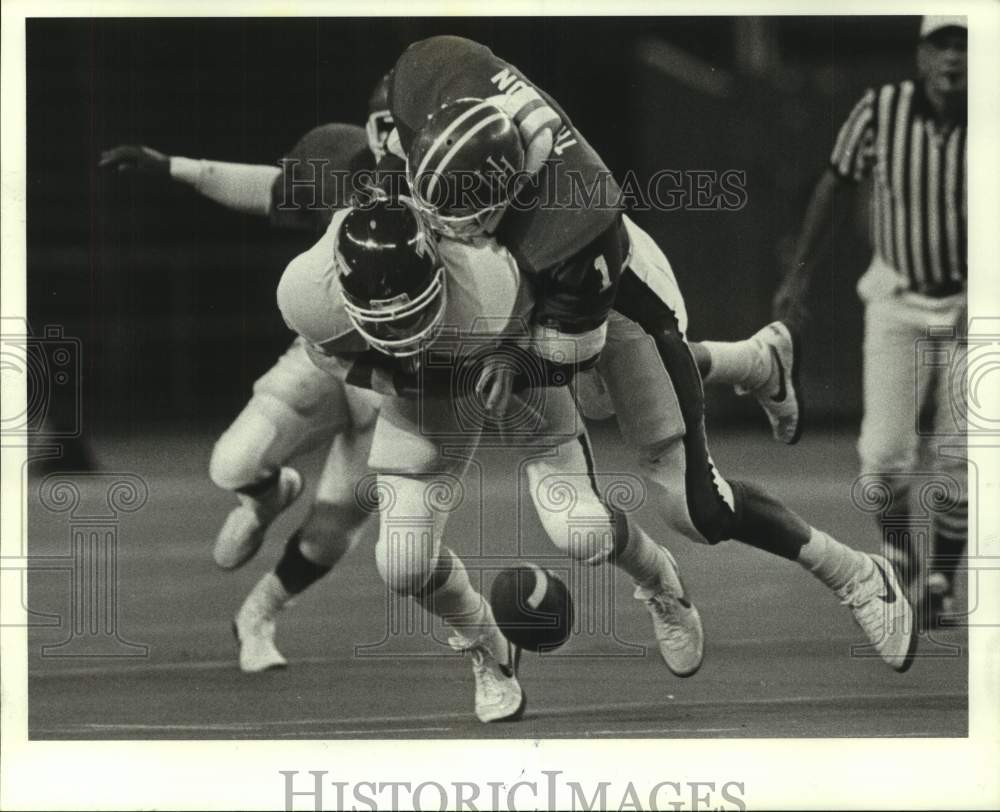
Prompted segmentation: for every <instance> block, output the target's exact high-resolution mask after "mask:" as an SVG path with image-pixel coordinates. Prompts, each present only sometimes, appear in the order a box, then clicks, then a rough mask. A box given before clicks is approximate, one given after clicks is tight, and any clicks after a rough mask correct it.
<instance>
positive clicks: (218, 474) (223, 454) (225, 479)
mask: <svg viewBox="0 0 1000 812" xmlns="http://www.w3.org/2000/svg"><path fill="white" fill-rule="evenodd" d="M251 404H252V401H251ZM277 435H278V427H277V425H276V424H275V423H274V421H272V420H271V419H270V418H269V417H268V415H266V414H265V413H264V412H262V411H259V410H257V409H255V408H253V407H252V405H248V406H247V408H246V409H244V410H243V411H242V412H241V413H240V415H239V417H237V418H236V420H235V421H234V422H233V424H232V425H231V426H230V427H229V428H228V429H226V431H225V433H224V434H223V435H222V436H221V437H220V438H219V439H218V440H217V441H216V443H215V447H214V448H213V449H212V458H211V460H210V461H209V464H208V475H209V476H210V477H211V479H212V482H214V483H215V484H216V485H218V486H219V487H220V488H224V489H225V490H228V491H234V490H236V489H237V488H242V487H244V486H246V485H249V484H251V483H253V482H257V481H258V480H260V479H263V478H264V477H266V476H267V475H268V474H269V473H271V472H273V471H274V469H275V468H276V467H278V466H280V464H281V460H273V461H272V460H269V459H268V457H267V454H268V450H269V449H270V448H271V446H272V445H273V444H274V440H275V438H276V437H277Z"/></svg>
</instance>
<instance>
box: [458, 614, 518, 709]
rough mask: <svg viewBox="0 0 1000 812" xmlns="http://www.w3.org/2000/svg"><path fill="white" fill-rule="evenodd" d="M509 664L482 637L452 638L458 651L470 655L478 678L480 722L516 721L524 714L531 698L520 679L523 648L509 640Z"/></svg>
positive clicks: (473, 670) (477, 691) (477, 696)
mask: <svg viewBox="0 0 1000 812" xmlns="http://www.w3.org/2000/svg"><path fill="white" fill-rule="evenodd" d="M505 642H506V645H507V662H508V665H501V663H500V662H499V660H497V658H496V656H495V655H494V654H493V652H492V651H491V650H490V647H489V646H488V645H487V644H486V641H485V639H484V638H482V637H477V638H475V639H474V640H468V639H467V638H465V637H462V636H460V635H458V634H453V635H452V636H451V638H450V639H449V640H448V645H450V646H451V647H452V648H453V649H455V651H461V652H464V653H467V654H469V656H470V657H471V658H472V673H473V675H474V676H475V679H476V717H477V718H478V719H479V721H480V722H513V721H515V720H517V719H520V718H521V716H522V714H523V713H524V708H525V705H526V704H527V697H526V696H525V695H524V691H523V690H522V689H521V684H520V683H519V682H518V681H517V666H518V663H519V661H520V659H521V649H519V648H518V647H517V646H515V645H513V644H512V643H510V642H509V641H505Z"/></svg>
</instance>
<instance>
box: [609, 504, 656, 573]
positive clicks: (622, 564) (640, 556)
mask: <svg viewBox="0 0 1000 812" xmlns="http://www.w3.org/2000/svg"><path fill="white" fill-rule="evenodd" d="M616 525H617V526H616V538H615V544H616V548H615V553H614V555H613V557H612V559H611V561H612V563H613V564H614V565H615V566H616V567H618V569H620V570H622V572H625V573H627V574H628V575H629V576H630V577H631V578H632V580H633V581H635V583H636V585H637V586H641V587H644V588H647V589H650V588H653V587H655V586H657V585H658V584H659V582H660V578H661V576H662V575H663V571H664V568H665V567H666V557H665V556H664V555H662V554H661V552H660V546H659V545H658V544H657V543H656V542H655V541H653V540H652V539H651V538H650V537H649V534H648V533H647V532H646V531H645V530H643V529H642V528H641V527H639V525H638V524H636V523H635V522H633V521H619V522H617V523H616ZM620 532H624V534H625V538H624V539H621V540H620V541H619V539H618V537H617V536H618V534H619V533H620ZM619 544H620V545H621V546H620V547H619V546H618V545H619Z"/></svg>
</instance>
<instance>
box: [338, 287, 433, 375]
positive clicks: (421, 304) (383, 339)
mask: <svg viewBox="0 0 1000 812" xmlns="http://www.w3.org/2000/svg"><path fill="white" fill-rule="evenodd" d="M446 302H447V290H446V288H445V284H444V268H443V267H439V268H438V269H437V272H436V273H435V274H434V278H433V280H432V282H431V284H430V285H429V286H428V287H427V288H426V290H425V291H424V292H423V293H421V294H420V295H419V296H417V297H416V298H414V299H412V300H411V299H410V297H409V296H407V295H406V294H402V295H400V296H396V297H394V298H392V299H382V300H373V301H371V302H370V303H368V305H369V306H367V307H366V306H362V305H359V304H357V303H355V302H353V301H351V299H349V298H347V296H345V297H344V309H345V310H346V311H347V317H348V318H349V319H350V320H351V323H352V324H353V325H354V327H355V329H356V330H357V331H358V333H360V334H361V337H362V338H364V340H365V341H366V342H367V343H368V345H369V346H370V347H371V348H372V349H374V350H378V351H379V352H381V353H384V354H386V355H392V356H395V357H396V358H407V357H409V356H411V355H418V354H419V353H421V352H422V351H423V349H424V347H425V346H427V344H428V343H430V342H431V341H433V340H434V337H435V336H436V335H437V333H438V331H439V330H440V329H441V321H442V320H443V319H444V310H445V304H446Z"/></svg>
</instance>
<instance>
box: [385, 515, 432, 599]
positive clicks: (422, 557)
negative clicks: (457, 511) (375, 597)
mask: <svg viewBox="0 0 1000 812" xmlns="http://www.w3.org/2000/svg"><path fill="white" fill-rule="evenodd" d="M436 548H437V544H436V543H435V539H434V537H433V528H432V527H430V526H429V523H428V526H426V527H421V526H419V525H416V524H410V525H406V526H404V525H401V524H400V525H395V526H393V527H385V522H383V526H382V527H381V528H380V531H379V539H378V544H376V545H375V564H376V566H377V567H378V573H379V575H380V576H382V580H383V581H385V584H386V586H388V587H389V589H391V590H392V591H393V592H395V593H397V594H399V595H417V594H419V593H420V592H421V591H422V589H423V587H424V585H425V584H426V583H427V581H428V580H430V577H431V575H433V574H434V569H435V567H436V566H437V549H436Z"/></svg>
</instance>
